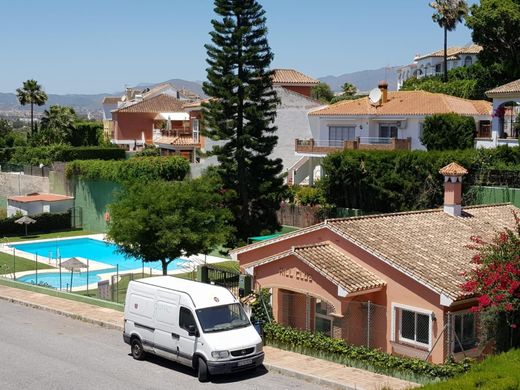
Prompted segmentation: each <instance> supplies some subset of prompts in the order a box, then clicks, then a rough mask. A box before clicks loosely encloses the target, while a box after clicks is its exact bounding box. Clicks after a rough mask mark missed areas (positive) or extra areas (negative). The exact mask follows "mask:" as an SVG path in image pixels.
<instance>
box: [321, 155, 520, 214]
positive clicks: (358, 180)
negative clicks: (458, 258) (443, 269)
mask: <svg viewBox="0 0 520 390" xmlns="http://www.w3.org/2000/svg"><path fill="white" fill-rule="evenodd" d="M453 161H456V162H457V163H459V164H461V165H463V166H464V167H465V168H466V169H468V171H469V174H468V175H467V176H465V177H464V181H463V189H464V191H465V193H464V196H465V199H464V201H465V203H466V204H468V203H469V202H470V201H471V193H469V192H468V189H469V188H470V186H472V185H475V184H481V183H483V181H485V180H486V176H487V174H488V173H489V172H490V171H491V170H497V169H498V170H511V171H518V170H519V166H520V148H518V147H515V148H509V147H507V146H506V147H499V148H496V149H478V150H475V149H467V150H458V151H433V152H424V151H412V152H408V151H396V152H385V151H344V152H338V153H332V154H329V155H327V157H325V158H324V159H323V168H324V170H325V172H326V175H325V176H324V177H323V178H322V179H321V180H320V182H319V186H320V187H321V188H322V190H323V194H324V198H325V201H326V202H327V203H329V204H332V205H334V206H337V207H346V208H354V209H361V210H363V211H365V212H397V211H407V210H418V209H426V208H434V207H438V206H440V205H441V204H442V201H443V178H442V175H440V174H439V169H440V168H442V167H443V166H445V165H448V164H449V163H451V162H453Z"/></svg>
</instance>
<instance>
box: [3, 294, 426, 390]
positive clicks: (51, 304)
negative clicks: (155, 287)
mask: <svg viewBox="0 0 520 390" xmlns="http://www.w3.org/2000/svg"><path fill="white" fill-rule="evenodd" d="M0 299H3V300H7V301H10V302H15V303H19V304H23V305H26V306H30V307H34V308H38V309H42V310H47V311H51V312H54V313H57V314H61V315H65V316H67V317H72V318H76V319H79V320H82V321H85V322H90V323H93V324H96V325H100V326H105V327H108V328H112V329H118V330H121V331H122V330H123V326H122V325H123V313H122V312H120V311H117V310H113V309H107V308H103V307H99V306H94V305H89V304H86V303H81V302H75V301H70V300H67V299H62V298H57V297H53V296H49V295H45V294H40V293H35V292H30V291H25V290H20V289H16V288H11V287H6V286H1V285H0ZM264 351H265V362H264V365H265V366H266V367H267V369H269V370H270V371H274V372H279V373H281V374H284V375H287V376H292V377H295V378H299V379H303V380H306V381H309V382H312V383H317V384H322V385H326V386H330V387H332V388H336V389H349V390H351V389H356V390H361V389H365V390H381V389H383V388H385V389H395V390H401V389H409V388H413V387H416V386H418V385H417V384H415V383H412V382H407V381H404V380H401V379H397V378H392V377H388V376H385V375H380V374H375V373H373V372H369V371H365V370H360V369H357V368H351V367H346V366H343V365H341V364H337V363H333V362H329V361H327V360H322V359H316V358H313V357H309V356H305V355H301V354H298V353H294V352H288V351H284V350H281V349H277V348H273V347H269V346H266V347H264Z"/></svg>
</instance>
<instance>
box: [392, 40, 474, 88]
mask: <svg viewBox="0 0 520 390" xmlns="http://www.w3.org/2000/svg"><path fill="white" fill-rule="evenodd" d="M481 51H482V46H479V45H470V46H466V47H449V48H448V53H447V54H448V70H451V69H455V68H460V67H461V66H471V65H473V64H474V63H475V62H477V55H478V53H480V52H481ZM443 63H444V50H438V51H435V52H433V53H429V54H426V55H417V56H415V58H414V60H413V62H412V63H411V64H409V65H406V66H403V67H401V68H399V69H398V70H397V89H398V90H399V89H401V87H402V86H403V83H404V82H405V81H406V80H408V79H409V78H411V77H417V78H422V77H426V76H436V75H441V74H442V73H443V72H444V65H443Z"/></svg>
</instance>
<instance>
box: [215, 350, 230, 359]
mask: <svg viewBox="0 0 520 390" xmlns="http://www.w3.org/2000/svg"><path fill="white" fill-rule="evenodd" d="M211 356H212V357H213V358H214V359H226V358H228V357H229V351H213V352H211Z"/></svg>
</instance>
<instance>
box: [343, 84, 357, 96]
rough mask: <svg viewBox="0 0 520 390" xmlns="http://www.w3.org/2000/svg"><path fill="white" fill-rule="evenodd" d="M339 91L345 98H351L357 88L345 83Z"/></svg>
mask: <svg viewBox="0 0 520 390" xmlns="http://www.w3.org/2000/svg"><path fill="white" fill-rule="evenodd" d="M341 90H342V91H343V95H346V96H353V95H355V94H356V93H357V88H356V86H355V85H354V84H350V83H345V84H343V86H342V87H341Z"/></svg>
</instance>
